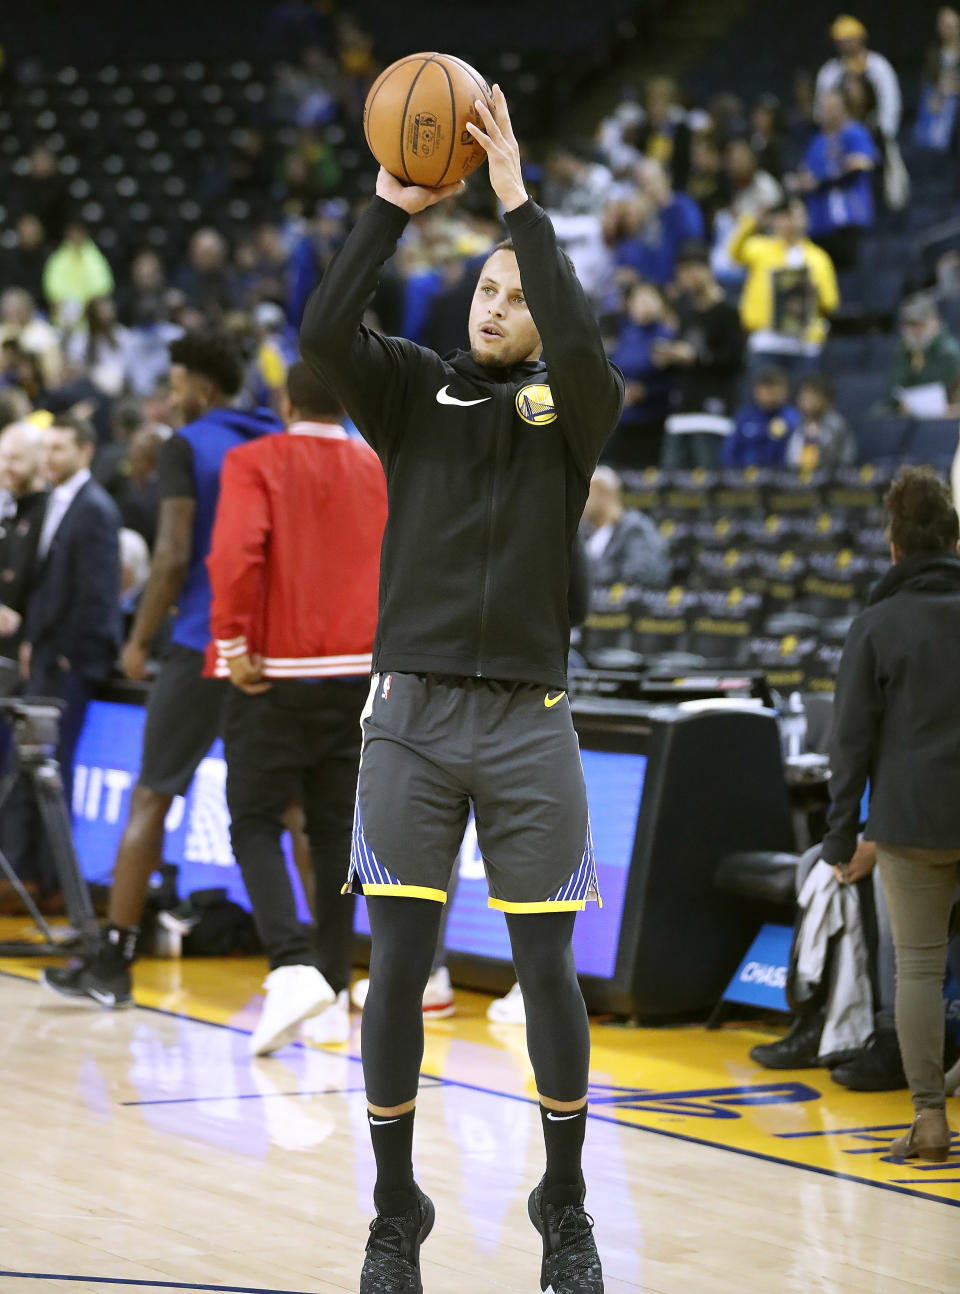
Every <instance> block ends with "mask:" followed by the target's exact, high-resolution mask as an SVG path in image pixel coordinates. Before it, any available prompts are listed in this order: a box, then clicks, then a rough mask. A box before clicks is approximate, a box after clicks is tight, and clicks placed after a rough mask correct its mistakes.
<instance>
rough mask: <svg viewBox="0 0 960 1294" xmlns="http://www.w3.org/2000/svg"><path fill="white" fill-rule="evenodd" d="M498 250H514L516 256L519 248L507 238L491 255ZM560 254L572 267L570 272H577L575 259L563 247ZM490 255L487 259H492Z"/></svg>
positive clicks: (498, 244)
mask: <svg viewBox="0 0 960 1294" xmlns="http://www.w3.org/2000/svg"><path fill="white" fill-rule="evenodd" d="M496 252H513V254H514V256H516V254H517V249H516V248H515V247H514V245H513V239H512V238H505V239H504V240H503V242H501V243H497V245H496V247H494V248H493V250H492V251H491V252H490V256H493V255H494V253H496ZM560 255H561V256H562V257H563V259H564V260H565V261H566V262H567V265H568V266H569V267H570V272H571V273H572V274H576V272H577V271H576V269H575V268H574V264H573V261H572V260H571V259H570V257H569V256H568V255H567V253H566V252H565V251H564V250H563V248H562V247H561V248H560ZM490 256H488V257H487V260H489V259H490Z"/></svg>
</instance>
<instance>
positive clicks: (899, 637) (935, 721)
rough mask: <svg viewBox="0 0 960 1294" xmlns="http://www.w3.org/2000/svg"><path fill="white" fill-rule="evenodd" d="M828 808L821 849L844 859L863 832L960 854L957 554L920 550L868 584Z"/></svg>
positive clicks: (852, 645)
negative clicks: (864, 812)
mask: <svg viewBox="0 0 960 1294" xmlns="http://www.w3.org/2000/svg"><path fill="white" fill-rule="evenodd" d="M830 754H831V760H830V762H831V770H832V772H831V782H830V790H831V794H832V797H833V808H832V810H831V813H830V820H829V827H828V831H827V835H826V839H825V840H824V842H823V858H824V860H825V861H826V862H828V863H830V864H837V863H847V862H849V861H850V859H851V858H852V857H853V853H854V850H855V848H856V844H857V827H858V823H859V819H860V802H861V799H862V797H863V792H864V788H865V787H866V784H867V781H868V780H869V782H870V813H869V818H868V820H867V825H866V828H865V831H864V835H865V837H866V838H867V839H868V840H873V841H876V842H878V843H880V844H885V845H901V846H907V847H913V848H916V849H953V848H954V847H956V849H957V855H958V857H960V558H958V557H956V556H953V555H946V554H935V553H917V554H914V555H913V556H911V557H908V558H905V559H904V560H903V561H901V562H898V563H897V564H896V565H895V566H893V567H891V569H890V570H889V571H888V572H887V574H886V575H885V576H884V577H883V579H882V580H881V581H880V583H879V584H878V585H877V587H876V588H875V589H874V591H873V593H872V595H871V598H870V604H869V605H868V606H867V608H866V609H865V610H864V611H862V612H861V613H860V615H858V616H857V618H856V620H854V622H853V625H852V627H851V629H850V634H849V636H848V638H847V641H846V645H845V646H844V649H843V658H842V660H841V662H840V672H839V674H838V676H837V691H836V702H835V716H834V730H833V739H832V742H831V752H830Z"/></svg>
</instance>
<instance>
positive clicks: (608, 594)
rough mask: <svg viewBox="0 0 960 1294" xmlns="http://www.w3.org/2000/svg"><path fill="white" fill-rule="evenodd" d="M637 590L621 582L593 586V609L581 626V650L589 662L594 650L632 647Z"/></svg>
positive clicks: (591, 603) (591, 604) (591, 607)
mask: <svg viewBox="0 0 960 1294" xmlns="http://www.w3.org/2000/svg"><path fill="white" fill-rule="evenodd" d="M634 597H635V594H634V591H633V590H632V589H629V588H627V587H626V586H625V585H622V584H618V585H614V586H613V587H611V588H594V589H593V590H592V592H591V595H590V611H589V614H588V615H587V618H586V620H585V621H584V622H583V625H582V627H581V629H580V650H581V652H582V653H583V655H584V656H585V657H586V658H587V660H588V661H592V660H593V658H594V653H595V652H597V651H605V650H610V649H627V650H629V648H630V647H631V630H632V625H633V603H634Z"/></svg>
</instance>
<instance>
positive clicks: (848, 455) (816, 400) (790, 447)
mask: <svg viewBox="0 0 960 1294" xmlns="http://www.w3.org/2000/svg"><path fill="white" fill-rule="evenodd" d="M796 402H797V409H798V411H799V413H800V423H799V426H798V427H797V429H796V431H794V433H793V434H792V436H791V437H790V439H789V440H788V442H787V459H786V461H787V466H788V467H796V468H799V470H800V471H801V472H818V471H819V472H835V471H836V470H837V468H838V467H848V466H850V464H851V463H854V462H855V461H856V457H857V442H856V440H855V439H854V435H853V432H852V431H851V430H850V427H849V425H848V424H847V420H846V419H845V418H844V417H843V415H842V414H840V413H838V412H837V410H836V409H835V408H834V407H833V388H832V387H831V386H830V383H829V381H828V380H827V379H826V378H825V377H822V376H821V375H819V374H814V373H811V374H810V375H809V377H805V378H803V380H802V381H801V382H800V385H799V386H798V387H797V396H796Z"/></svg>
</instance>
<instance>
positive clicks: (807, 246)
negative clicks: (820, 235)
mask: <svg viewBox="0 0 960 1294" xmlns="http://www.w3.org/2000/svg"><path fill="white" fill-rule="evenodd" d="M768 220H769V227H770V232H769V233H760V232H758V227H757V221H756V220H755V219H754V218H753V217H752V216H744V217H743V218H742V219H741V220H739V221H738V222H737V224H736V226H735V227H734V230H733V233H732V234H731V236H730V244H729V252H730V255H731V257H732V258H733V260H735V261H737V262H738V263H739V264H741V265H745V266H746V268H747V281H746V283H745V284H744V287H743V293H742V295H741V297H740V318H741V320H742V322H743V326H744V328H745V329H746V331H747V333H748V334H749V339H748V347H749V355H750V368H751V370H754V369H757V368H762V367H765V366H767V365H769V364H770V363H771V362H773V363H775V364H777V365H778V366H779V367H780V368H783V369H785V370H786V371H787V372H788V373H789V374H790V376H791V377H793V378H796V379H799V378H801V377H803V376H805V375H806V374H807V373H809V372H811V371H813V370H814V369H815V368H816V362H817V359H818V358H819V355H820V351H821V349H822V348H823V343H824V341H825V340H826V337H827V333H828V331H829V316H830V315H831V314H832V313H833V312H834V311H835V310H836V308H837V306H838V305H839V304H840V294H839V292H838V290H837V276H836V273H835V272H834V268H833V262H832V261H831V259H830V257H829V256H828V255H827V253H826V252H825V251H824V250H823V248H822V247H817V245H816V244H815V243H812V242H811V241H810V239H809V238H807V236H806V228H807V216H806V210H805V208H804V205H803V203H802V202H801V201H800V200H799V199H797V198H792V199H789V200H787V201H785V202H783V203H781V204H780V205H779V206H777V207H774V208H773V209H772V210H771V211H770V212H769V213H768Z"/></svg>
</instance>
